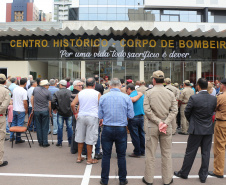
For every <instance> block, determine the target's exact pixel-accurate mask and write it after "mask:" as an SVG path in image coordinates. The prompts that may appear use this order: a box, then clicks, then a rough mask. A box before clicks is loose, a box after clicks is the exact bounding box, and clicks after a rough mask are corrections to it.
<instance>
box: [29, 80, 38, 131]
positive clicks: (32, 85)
mask: <svg viewBox="0 0 226 185" xmlns="http://www.w3.org/2000/svg"><path fill="white" fill-rule="evenodd" d="M30 83H31V87H30V88H29V89H28V90H27V97H28V100H29V107H28V118H29V117H30V114H31V111H32V104H31V96H32V94H33V91H34V88H35V87H37V82H36V81H34V80H31V81H30ZM33 126H34V130H33ZM29 131H31V132H33V131H34V132H36V125H35V122H34V120H32V122H31V124H30V127H29Z"/></svg>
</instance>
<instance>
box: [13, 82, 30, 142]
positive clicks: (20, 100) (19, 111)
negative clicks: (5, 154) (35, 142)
mask: <svg viewBox="0 0 226 185" xmlns="http://www.w3.org/2000/svg"><path fill="white" fill-rule="evenodd" d="M26 84H27V79H26V78H22V79H21V80H20V86H18V87H16V88H15V89H14V90H13V122H12V124H11V126H12V127H14V126H21V127H22V126H23V125H24V119H25V115H26V114H27V112H28V103H27V91H26V90H25V89H24V88H25V87H26ZM12 140H14V133H13V132H11V133H10V141H12ZM24 142H25V141H24V140H22V139H21V137H20V133H16V142H15V143H16V144H17V143H24Z"/></svg>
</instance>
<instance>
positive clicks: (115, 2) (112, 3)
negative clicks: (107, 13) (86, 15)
mask: <svg viewBox="0 0 226 185" xmlns="http://www.w3.org/2000/svg"><path fill="white" fill-rule="evenodd" d="M116 4H117V1H116V0H108V5H116Z"/></svg>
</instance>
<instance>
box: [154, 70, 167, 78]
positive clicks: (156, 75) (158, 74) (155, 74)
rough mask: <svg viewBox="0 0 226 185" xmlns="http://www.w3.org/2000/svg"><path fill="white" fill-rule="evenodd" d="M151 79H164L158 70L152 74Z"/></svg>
mask: <svg viewBox="0 0 226 185" xmlns="http://www.w3.org/2000/svg"><path fill="white" fill-rule="evenodd" d="M151 78H158V79H164V73H163V72H162V71H160V70H158V71H155V72H153V74H152V76H151Z"/></svg>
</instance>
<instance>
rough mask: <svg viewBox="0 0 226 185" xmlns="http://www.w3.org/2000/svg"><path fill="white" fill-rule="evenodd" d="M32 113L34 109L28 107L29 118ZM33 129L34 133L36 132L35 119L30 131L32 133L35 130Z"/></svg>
mask: <svg viewBox="0 0 226 185" xmlns="http://www.w3.org/2000/svg"><path fill="white" fill-rule="evenodd" d="M31 112H32V107H28V118H29V117H30V115H31ZM33 127H34V131H36V124H35V121H34V118H33V119H32V121H31V124H30V127H29V130H30V131H32V130H33Z"/></svg>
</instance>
